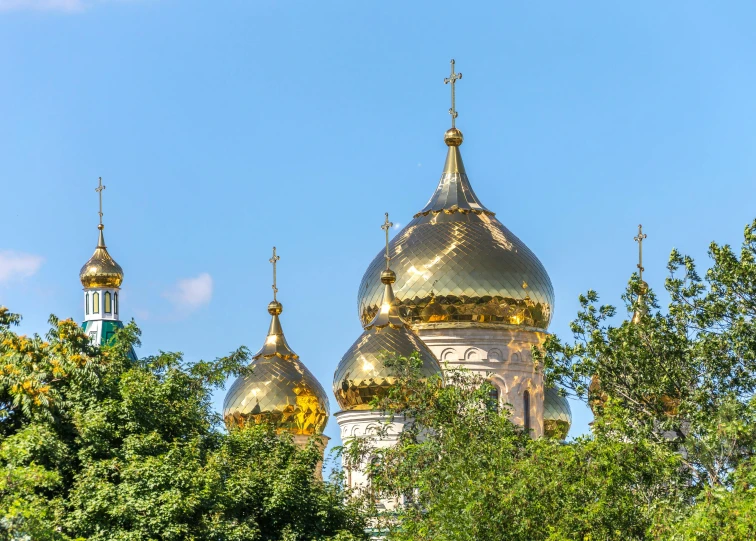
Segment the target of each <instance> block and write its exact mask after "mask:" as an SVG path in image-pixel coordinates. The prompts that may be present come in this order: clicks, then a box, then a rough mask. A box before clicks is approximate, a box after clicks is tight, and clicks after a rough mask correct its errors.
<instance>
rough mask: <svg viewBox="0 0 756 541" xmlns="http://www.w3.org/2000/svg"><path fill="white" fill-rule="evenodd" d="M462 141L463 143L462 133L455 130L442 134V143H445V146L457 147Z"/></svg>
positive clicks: (451, 129)
mask: <svg viewBox="0 0 756 541" xmlns="http://www.w3.org/2000/svg"><path fill="white" fill-rule="evenodd" d="M462 141H464V137H462V132H461V131H459V130H458V129H457V128H450V129H448V130H446V133H445V134H444V143H446V146H450V147H458V146H459V145H461V144H462Z"/></svg>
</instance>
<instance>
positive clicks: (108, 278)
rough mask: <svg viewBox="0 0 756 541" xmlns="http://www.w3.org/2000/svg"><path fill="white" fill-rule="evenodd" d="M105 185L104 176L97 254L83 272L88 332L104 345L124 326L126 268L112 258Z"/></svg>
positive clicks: (84, 267) (99, 186)
mask: <svg viewBox="0 0 756 541" xmlns="http://www.w3.org/2000/svg"><path fill="white" fill-rule="evenodd" d="M104 189H105V186H103V184H102V177H100V179H99V185H98V187H97V188H96V189H95V191H96V192H97V194H98V195H99V198H100V211H99V215H100V224H99V225H98V226H97V229H99V231H100V233H99V238H98V240H97V247H96V248H95V251H94V254H92V257H90V258H89V261H87V262H86V263H85V264H84V266H83V267H82V268H81V271H80V272H79V279H80V280H81V285H82V286H84V324H83V325H82V327H83V328H84V332H86V333H87V335H88V336H89V337H90V339H91V340H92V342H93V343H94V344H97V345H103V344H105V343H107V342H108V340H110V339H111V338H112V337H113V336H114V335H115V332H116V330H117V329H120V328H122V327H123V323H122V322H121V319H120V302H119V292H120V291H121V284H122V283H123V269H122V268H121V266H120V265H119V264H118V263H116V262H115V260H114V259H113V258H112V257H111V256H110V253H109V252H108V248H107V246H105V235H104V234H103V229H105V226H104V225H103V223H102V216H103V214H102V192H103V190H104Z"/></svg>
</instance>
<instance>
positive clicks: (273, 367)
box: [223, 303, 329, 436]
mask: <svg viewBox="0 0 756 541" xmlns="http://www.w3.org/2000/svg"><path fill="white" fill-rule="evenodd" d="M272 304H273V303H271V305H272ZM281 310H282V307H281V305H280V304H278V303H277V304H276V305H275V306H273V307H272V308H271V307H269V310H268V311H269V312H270V314H271V316H272V317H271V320H270V330H269V331H268V336H267V338H266V339H265V343H264V345H263V347H262V349H261V350H260V351H259V352H258V353H257V354H255V356H254V357H253V358H252V363H250V365H249V366H250V368H252V374H250V375H247V376H240V377H238V378H237V379H236V381H235V382H234V384H233V385H232V386H231V388H230V389H229V390H228V393H226V399H225V400H224V401H223V419H224V421H225V422H226V426H227V427H229V428H231V427H232V426H241V425H243V424H245V423H249V422H253V423H261V422H271V423H273V424H274V425H275V426H276V427H277V428H278V430H282V431H287V432H290V433H292V434H298V435H305V436H316V435H320V434H322V433H323V429H324V428H325V426H326V423H327V422H328V415H329V407H328V397H327V396H326V392H325V390H324V389H323V386H322V385H320V382H319V381H318V380H317V379H316V378H315V376H313V375H312V372H310V371H309V370H308V369H307V367H306V366H305V365H304V363H303V362H302V361H300V360H299V356H298V355H297V354H296V353H294V352H293V351H292V350H291V348H289V345H288V344H287V343H286V337H285V336H284V332H283V328H282V327H281V322H280V320H279V318H278V314H280V313H281Z"/></svg>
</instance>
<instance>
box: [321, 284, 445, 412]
mask: <svg viewBox="0 0 756 541" xmlns="http://www.w3.org/2000/svg"><path fill="white" fill-rule="evenodd" d="M392 277H393V279H395V278H396V275H395V274H394V273H393V272H391V271H390V269H386V270H384V271H383V273H381V281H382V282H383V284H384V295H383V298H382V299H381V302H380V304H379V306H380V309H379V310H378V311H377V313H376V314H375V317H373V319H372V321H370V323H368V324H367V325H366V326H365V331H364V332H363V333H362V335H360V337H359V338H358V339H357V341H355V343H354V344H352V347H350V348H349V350H348V351H347V352H346V353H345V354H344V356H343V357H342V358H341V362H339V366H338V368H336V372H335V373H334V375H333V394H334V395H336V401H337V402H338V403H339V406H341V409H343V410H365V409H370V408H371V406H370V402H371V401H372V400H373V398H375V397H380V396H382V395H383V394H385V393H386V392H387V390H388V389H389V388H390V387H391V386H392V385H394V384H395V383H396V382H397V378H396V374H395V372H394V371H393V370H392V369H391V368H389V367H387V366H386V365H385V363H384V360H385V359H386V358H387V357H389V356H393V355H399V356H402V357H409V356H410V355H411V354H412V353H414V352H416V351H417V352H418V353H419V355H420V359H421V360H422V363H423V364H422V367H421V369H420V374H421V376H422V377H424V378H429V377H432V376H436V375H438V376H440V377H443V373H442V371H441V366H440V365H439V364H438V360H437V359H436V356H435V355H434V354H433V352H432V351H431V350H430V349H429V348H428V346H426V345H425V343H424V342H423V341H422V340H420V338H419V337H418V336H417V335H416V334H415V333H414V332H413V331H412V329H411V328H410V326H409V325H408V324H407V322H406V321H405V320H404V319H403V318H402V317H401V315H400V314H399V303H398V302H397V301H396V299H395V298H394V292H393V289H392V287H391V284H392V282H393V279H392Z"/></svg>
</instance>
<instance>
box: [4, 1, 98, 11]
mask: <svg viewBox="0 0 756 541" xmlns="http://www.w3.org/2000/svg"><path fill="white" fill-rule="evenodd" d="M85 7H86V3H85V0H0V11H16V10H31V11H81V10H83V9H84V8H85Z"/></svg>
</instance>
